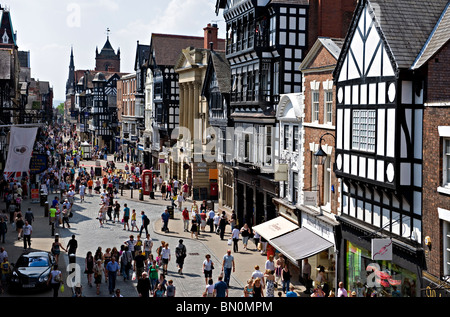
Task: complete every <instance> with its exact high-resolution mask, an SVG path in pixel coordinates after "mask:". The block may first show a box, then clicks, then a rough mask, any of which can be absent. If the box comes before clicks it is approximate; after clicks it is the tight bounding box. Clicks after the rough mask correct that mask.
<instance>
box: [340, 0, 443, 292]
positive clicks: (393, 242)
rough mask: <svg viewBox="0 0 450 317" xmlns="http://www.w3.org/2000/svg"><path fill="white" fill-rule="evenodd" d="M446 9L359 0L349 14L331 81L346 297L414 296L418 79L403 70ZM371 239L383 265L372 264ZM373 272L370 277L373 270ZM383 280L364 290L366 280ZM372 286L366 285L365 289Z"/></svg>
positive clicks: (420, 256)
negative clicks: (383, 246)
mask: <svg viewBox="0 0 450 317" xmlns="http://www.w3.org/2000/svg"><path fill="white" fill-rule="evenodd" d="M446 5H447V1H435V2H432V3H430V4H429V5H428V6H427V8H426V10H422V9H424V6H422V5H421V3H419V2H418V1H414V0H398V1H386V0H363V1H360V2H359V4H358V6H357V9H356V11H355V14H354V17H353V21H352V24H351V27H350V29H349V31H348V34H347V37H346V39H345V42H344V45H343V47H342V51H341V55H340V57H339V60H338V63H337V66H336V69H335V73H334V81H335V85H336V91H337V95H336V97H337V98H336V100H337V102H336V109H337V110H336V111H337V112H336V151H335V153H336V157H335V159H336V166H335V170H334V172H335V173H336V176H337V177H340V178H341V183H342V188H341V201H340V205H341V210H340V216H339V217H338V220H339V222H340V223H341V237H340V240H341V242H340V252H339V254H340V256H339V259H338V261H339V265H338V267H340V268H341V270H340V272H338V276H339V277H338V278H339V279H340V280H342V281H344V282H345V286H346V288H347V289H348V290H352V289H356V288H357V282H358V281H359V282H361V283H362V284H363V285H365V286H366V287H367V290H377V291H382V292H384V294H385V295H386V294H387V295H389V294H391V292H392V291H393V289H394V288H399V289H400V288H402V296H412V297H414V296H418V295H419V291H420V286H421V270H422V269H423V268H424V251H423V248H422V242H423V239H424V236H423V234H422V232H423V211H422V201H423V199H425V197H423V195H422V184H423V179H422V178H423V174H422V169H423V164H424V162H423V159H422V150H423V144H422V134H423V111H424V110H423V109H424V100H425V99H424V98H426V96H424V87H425V85H426V84H427V83H426V80H425V77H424V74H423V72H420V71H414V70H412V69H411V67H412V65H413V63H414V62H415V59H416V58H417V57H418V56H419V53H420V52H421V50H422V48H423V47H424V46H425V45H426V43H427V40H428V37H429V35H430V34H431V32H432V30H433V28H434V26H435V25H436V23H437V21H438V19H439V17H440V15H441V13H442V11H443V9H444V8H445V6H446ZM374 238H377V239H378V238H386V239H387V241H388V242H389V241H390V243H388V244H387V245H389V246H392V249H391V250H392V257H391V258H390V259H388V260H386V259H384V260H376V259H377V258H375V254H374V252H375V250H376V249H375V248H373V249H371V243H373V242H374V241H375V239H374ZM374 268H375V269H374ZM378 272H385V273H386V274H388V275H389V278H390V280H389V279H385V280H383V279H378V280H376V281H375V284H373V283H372V282H373V280H372V281H371V279H370V276H371V275H370V274H374V273H378ZM371 283H372V284H373V285H372V284H371Z"/></svg>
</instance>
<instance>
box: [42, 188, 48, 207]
mask: <svg viewBox="0 0 450 317" xmlns="http://www.w3.org/2000/svg"><path fill="white" fill-rule="evenodd" d="M40 198H41V207H44V206H45V202H46V201H47V198H48V195H47V193H46V191H45V190H41V196H40Z"/></svg>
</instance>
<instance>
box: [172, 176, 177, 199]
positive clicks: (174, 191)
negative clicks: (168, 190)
mask: <svg viewBox="0 0 450 317" xmlns="http://www.w3.org/2000/svg"><path fill="white" fill-rule="evenodd" d="M172 189H173V194H174V195H178V181H177V180H176V179H174V180H173V188H172Z"/></svg>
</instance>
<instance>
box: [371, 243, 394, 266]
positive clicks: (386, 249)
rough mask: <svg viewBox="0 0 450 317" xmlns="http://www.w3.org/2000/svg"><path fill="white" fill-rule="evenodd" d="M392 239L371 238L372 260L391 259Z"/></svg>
mask: <svg viewBox="0 0 450 317" xmlns="http://www.w3.org/2000/svg"><path fill="white" fill-rule="evenodd" d="M392 249H393V244H392V239H372V260H384V261H392Z"/></svg>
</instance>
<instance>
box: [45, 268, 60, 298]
mask: <svg viewBox="0 0 450 317" xmlns="http://www.w3.org/2000/svg"><path fill="white" fill-rule="evenodd" d="M48 284H50V286H51V288H52V289H53V297H58V292H59V289H60V288H61V284H63V278H62V272H61V271H60V270H58V265H57V264H55V265H54V266H53V269H52V271H51V272H50V276H49V277H48V280H47V285H48Z"/></svg>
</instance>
